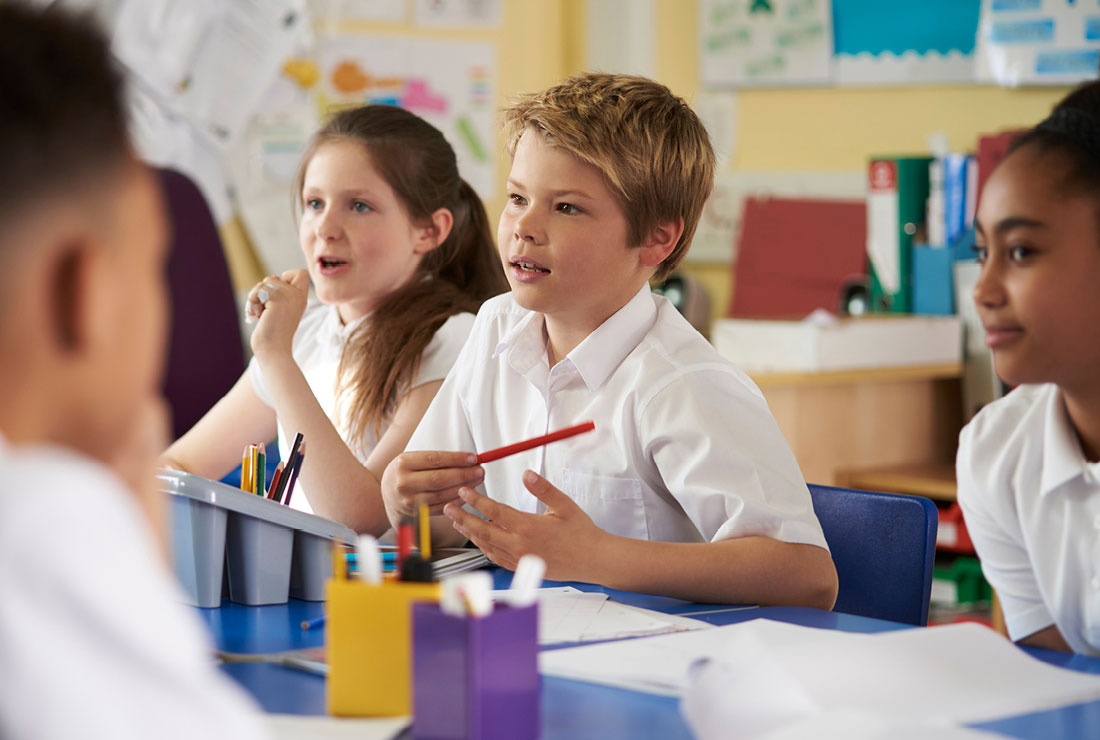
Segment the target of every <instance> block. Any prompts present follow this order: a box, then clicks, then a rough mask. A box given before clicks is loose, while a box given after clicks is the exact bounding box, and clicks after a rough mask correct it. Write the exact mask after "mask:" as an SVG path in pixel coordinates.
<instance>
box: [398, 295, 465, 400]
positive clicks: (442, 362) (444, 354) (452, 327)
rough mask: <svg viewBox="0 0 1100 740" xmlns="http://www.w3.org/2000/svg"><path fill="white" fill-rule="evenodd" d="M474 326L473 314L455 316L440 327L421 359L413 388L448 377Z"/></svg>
mask: <svg viewBox="0 0 1100 740" xmlns="http://www.w3.org/2000/svg"><path fill="white" fill-rule="evenodd" d="M473 325H474V315H473V314H472V313H459V314H455V315H454V316H451V317H450V318H448V319H447V320H446V321H445V322H443V326H441V327H439V331H437V332H436V333H435V336H434V337H432V341H430V342H429V343H428V346H427V347H426V348H425V349H424V353H423V354H422V355H421V357H420V367H419V368H418V370H417V372H416V379H415V380H414V381H413V383H412V387H413V388H415V387H417V386H419V385H424V384H425V383H431V382H432V381H434V380H443V379H444V378H446V377H447V373H449V372H450V371H451V368H452V367H453V366H454V364H455V360H456V359H457V358H458V355H459V353H460V352H461V351H462V347H463V345H464V344H466V339H467V338H468V337H469V336H470V329H471V328H472V327H473Z"/></svg>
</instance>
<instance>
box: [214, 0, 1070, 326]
mask: <svg viewBox="0 0 1100 740" xmlns="http://www.w3.org/2000/svg"><path fill="white" fill-rule="evenodd" d="M594 3H603V4H604V5H603V7H604V10H605V11H606V9H607V8H608V7H610V8H612V10H613V11H614V12H638V13H651V14H652V27H653V29H654V31H653V36H654V48H653V58H652V60H649V61H651V64H649V65H648V66H650V67H651V68H652V69H653V70H654V75H655V76H656V77H657V79H659V80H660V81H661V82H663V83H664V84H666V85H668V86H669V87H670V88H671V89H672V90H673V91H674V92H676V93H677V94H679V95H681V96H683V97H684V98H685V99H687V100H688V101H691V102H693V103H694V102H695V101H697V100H698V98H699V96H700V93H701V92H703V90H702V89H701V87H700V84H699V54H698V49H697V45H698V38H699V31H698V22H699V20H698V12H699V8H698V3H697V2H696V0H627V1H625V2H624V1H621V0H540V1H539V2H531V1H530V0H503V20H502V23H501V25H500V26H499V27H498V28H486V29H430V28H423V27H420V26H416V25H415V24H413V23H411V22H410V23H404V24H379V23H345V24H342V25H341V28H344V29H346V30H353V31H358V32H363V33H369V34H379V35H398V36H409V37H414V38H439V39H447V40H477V41H489V42H491V43H493V44H494V45H495V47H496V49H497V54H498V56H497V69H498V81H497V103H498V105H499V104H503V103H504V102H505V101H507V100H508V99H509V98H511V97H512V96H513V95H515V94H517V93H521V92H530V91H534V90H538V89H540V88H543V87H545V86H547V85H549V84H551V83H553V82H554V81H556V80H559V79H561V78H563V77H565V76H568V75H570V74H575V73H577V72H580V71H583V70H585V69H587V68H589V67H590V66H591V65H590V58H591V56H592V54H593V49H597V50H598V49H599V48H600V47H599V45H600V38H592V37H591V31H590V28H589V18H590V15H589V14H590V11H591V10H592V9H593V4H594ZM625 25H626V23H625V21H624V27H625ZM590 44H591V45H590ZM1064 93H1065V88H1060V87H1059V88H1028V89H1020V90H1011V89H1004V88H998V87H992V86H979V85H950V86H896V87H844V88H774V89H760V90H740V91H737V92H733V91H730V92H723V93H721V94H723V95H729V96H731V97H733V98H734V100H735V105H736V108H735V110H736V118H735V137H734V141H733V142H732V147H731V151H732V156H731V158H730V161H729V162H728V164H727V166H726V169H728V170H730V171H740V172H815V171H829V172H838V171H839V172H844V171H848V172H862V171H863V169H864V167H865V163H866V162H867V160H868V158H869V157H870V156H871V155H872V154H882V153H920V152H925V151H927V137H928V135H929V134H930V133H932V132H936V131H942V132H944V133H946V134H947V137H948V141H949V144H950V145H951V147H953V148H956V149H967V148H969V147H971V146H972V145H973V143H974V141H975V140H976V137H977V136H978V135H979V134H981V133H985V132H990V131H995V130H998V129H1004V128H1018V127H1022V126H1028V125H1031V124H1034V123H1035V122H1037V121H1038V120H1039V119H1040V118H1042V117H1043V116H1044V115H1045V114H1046V112H1047V111H1049V109H1050V108H1051V106H1052V105H1053V104H1054V102H1055V101H1057V100H1058V99H1059V98H1060V97H1061V96H1062V95H1063V94H1064ZM495 152H496V162H495V177H496V182H503V180H504V178H505V176H506V174H507V171H508V167H509V161H508V157H507V155H506V154H505V152H504V142H503V139H502V138H501V137H500V135H499V134H498V136H497V141H496V142H495ZM504 201H505V195H504V192H503V188H501V189H500V190H498V192H497V193H496V195H495V197H494V198H493V199H492V200H491V201H489V202H487V203H486V207H487V209H488V211H489V217H490V220H491V222H492V223H494V224H495V222H496V220H497V218H498V216H499V214H500V211H501V209H502V208H503V206H504ZM222 233H223V238H225V240H226V242H227V253H228V256H229V258H230V262H231V268H232V271H233V273H234V278H235V281H234V282H235V283H236V285H237V287H238V289H247V287H250V286H251V285H252V284H253V283H254V282H255V281H256V280H258V279H259V278H260V277H262V274H263V265H262V264H261V263H260V261H259V260H258V259H256V257H255V253H254V251H253V250H251V248H250V246H249V245H248V237H247V233H246V232H245V231H244V230H243V229H242V228H240V226H239V223H231V224H229V225H227V227H226V228H223V232H222ZM683 271H684V272H685V273H687V274H689V275H691V276H693V277H696V278H697V279H699V280H700V281H701V282H702V284H703V285H704V287H705V288H706V289H707V291H708V293H709V294H710V297H711V311H712V315H713V316H720V315H723V314H724V312H725V310H726V307H727V306H728V305H729V300H730V296H731V286H732V280H731V266H730V265H729V264H728V263H724V262H712V263H706V262H702V263H701V262H691V263H686V264H685V265H684V267H683Z"/></svg>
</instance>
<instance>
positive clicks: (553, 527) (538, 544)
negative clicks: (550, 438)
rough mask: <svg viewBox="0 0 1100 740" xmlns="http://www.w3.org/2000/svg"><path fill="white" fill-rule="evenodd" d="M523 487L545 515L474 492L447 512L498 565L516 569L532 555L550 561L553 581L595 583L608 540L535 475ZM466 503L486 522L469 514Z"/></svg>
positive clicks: (463, 495) (464, 492) (548, 566)
mask: <svg viewBox="0 0 1100 740" xmlns="http://www.w3.org/2000/svg"><path fill="white" fill-rule="evenodd" d="M523 485H524V486H525V487H526V488H527V490H528V491H530V492H531V494H532V495H533V496H535V498H537V499H538V500H539V501H542V502H543V503H544V504H546V511H545V512H544V513H542V514H528V513H526V512H522V511H519V510H518V509H513V508H512V507H511V506H507V505H505V504H502V503H500V502H499V501H494V500H492V499H491V498H489V497H488V496H483V495H481V494H480V493H478V492H477V491H474V490H473V489H471V488H463V489H462V490H461V491H460V492H459V498H461V500H462V501H461V502H458V501H456V502H454V503H451V504H448V505H447V506H446V507H445V508H444V510H443V513H444V514H446V515H447V516H448V517H450V518H451V519H452V520H453V521H454V527H455V529H457V530H458V531H459V532H460V533H462V534H463V535H464V536H466V537H467V538H469V539H470V540H471V541H472V542H473V543H474V544H475V545H477V546H478V547H479V548H481V550H482V552H484V553H485V554H486V555H487V556H488V557H489V559H490V560H492V561H493V562H494V563H496V564H497V565H500V566H503V567H505V568H509V569H511V570H515V568H516V564H517V563H518V562H519V559H520V558H521V557H523V556H524V555H526V554H527V553H531V554H533V555H538V556H539V557H541V558H542V559H543V560H545V561H546V577H547V578H548V579H550V580H554V581H593V578H592V577H591V576H590V575H588V574H589V573H591V572H592V571H593V570H594V569H595V568H596V567H598V562H597V560H598V559H597V557H596V553H597V551H598V550H599V548H600V547H601V544H602V542H603V540H604V539H606V538H608V537H610V535H609V534H608V533H607V532H605V531H604V530H602V529H600V528H599V527H597V526H596V524H595V523H594V522H593V521H592V519H591V518H590V517H589V516H588V514H586V513H585V512H584V510H583V509H581V507H579V506H578V505H577V503H576V502H575V501H573V499H571V498H569V496H567V495H566V494H565V493H563V492H562V491H559V490H558V489H557V488H555V487H554V486H552V485H550V482H549V481H548V480H546V479H545V478H543V477H542V476H540V475H538V474H537V473H535V472H534V471H531V470H528V471H527V472H525V473H524V474H523ZM462 502H465V503H467V504H469V505H470V506H472V507H473V508H474V509H476V510H477V511H478V512H479V513H481V514H482V515H483V516H485V517H486V519H487V520H488V521H484V520H482V519H480V518H479V517H477V516H475V515H473V514H471V513H470V512H468V511H465V510H464V509H463V508H462Z"/></svg>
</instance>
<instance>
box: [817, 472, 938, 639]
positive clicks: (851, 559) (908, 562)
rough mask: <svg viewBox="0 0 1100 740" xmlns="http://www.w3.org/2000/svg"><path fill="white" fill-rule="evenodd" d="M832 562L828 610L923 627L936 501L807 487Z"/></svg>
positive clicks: (898, 495) (888, 494) (929, 592)
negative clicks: (836, 585) (835, 582)
mask: <svg viewBox="0 0 1100 740" xmlns="http://www.w3.org/2000/svg"><path fill="white" fill-rule="evenodd" d="M810 496H811V498H812V499H813V504H814V511H815V512H816V513H817V518H818V520H819V521H820V522H821V528H822V530H823V531H824V532H825V541H826V542H828V543H829V550H830V551H831V552H832V555H833V563H835V564H836V572H837V577H838V578H839V580H840V591H839V593H838V595H837V599H836V606H834V607H833V610H834V611H838V612H843V613H845V614H856V615H859V616H864V617H875V618H877V619H888V620H891V621H893V622H903V623H905V624H913V625H918V626H924V625H926V624H927V623H928V599H929V596H930V595H931V592H932V566H933V563H934V561H935V556H936V528H937V526H938V516H937V513H936V505H935V504H934V503H932V501H930V500H929V499H927V498H924V497H923V496H906V495H902V494H896V493H879V492H877V491H860V490H855V489H851V488H834V487H832V486H818V485H811V486H810Z"/></svg>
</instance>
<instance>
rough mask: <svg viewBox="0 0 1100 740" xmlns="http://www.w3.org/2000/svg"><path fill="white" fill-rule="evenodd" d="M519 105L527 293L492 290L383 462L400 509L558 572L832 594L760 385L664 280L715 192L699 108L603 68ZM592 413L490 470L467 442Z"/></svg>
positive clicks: (691, 593)
mask: <svg viewBox="0 0 1100 740" xmlns="http://www.w3.org/2000/svg"><path fill="white" fill-rule="evenodd" d="M504 121H505V127H506V131H507V134H508V149H509V152H510V153H511V154H512V157H513V161H512V169H511V173H510V175H509V177H508V186H507V187H508V204H507V205H506V206H505V209H504V213H503V214H502V216H501V219H500V227H499V231H498V240H499V244H498V247H499V250H500V255H501V260H502V262H503V264H504V269H505V272H506V273H507V275H508V280H509V282H510V283H511V286H512V293H511V294H508V295H504V296H500V297H498V298H495V299H492V300H490V301H488V302H487V303H486V304H485V305H484V306H483V307H482V309H481V311H480V312H479V314H478V317H477V321H476V322H475V325H474V329H473V331H472V333H471V336H470V340H469V342H468V343H467V344H466V347H465V348H464V349H463V352H462V354H461V355H460V356H459V358H458V361H457V362H456V364H455V367H454V369H453V370H452V371H451V374H450V375H449V376H448V377H447V379H446V381H444V384H443V387H442V388H441V389H440V391H439V395H438V396H437V397H436V399H435V401H434V402H433V403H432V405H431V407H430V408H429V409H428V412H427V414H426V415H425V417H424V419H423V420H422V422H421V424H420V426H419V427H418V428H417V431H416V432H415V433H414V435H413V437H412V440H411V441H410V443H409V446H408V448H407V449H408V451H407V452H406V453H405V454H403V455H401V456H400V457H398V458H397V459H396V460H395V461H394V462H393V463H391V464H390V466H389V467H388V468H387V469H386V473H385V475H384V477H383V497H384V499H385V502H386V506H387V511H388V512H389V515H390V518H391V521H393V522H395V523H396V522H397V521H398V520H399V519H400V518H401V517H403V516H407V515H408V514H409V513H410V511H411V510H412V507H413V505H414V504H415V503H417V502H425V503H428V504H430V505H431V506H432V507H433V510H434V511H440V510H442V511H443V512H444V513H445V514H446V516H447V517H449V519H450V520H453V529H452V530H451V531H450V539H451V540H454V541H459V542H461V541H462V540H464V539H466V538H469V539H470V540H472V541H473V543H474V544H476V545H477V546H479V547H481V548H482V549H483V550H484V551H485V552H486V553H487V554H488V555H489V556H490V557H491V558H492V559H493V560H494V561H495V562H497V563H499V564H501V565H503V566H506V567H514V565H515V563H516V561H517V560H518V558H519V557H520V556H521V555H523V554H524V553H529V552H530V553H535V554H538V555H540V556H542V557H543V558H544V559H545V560H546V561H547V566H548V571H547V573H548V577H550V578H553V579H557V580H577V581H588V582H593V583H599V584H602V585H605V586H610V587H614V588H620V589H626V590H631V591H642V592H649V593H655V594H663V595H668V596H676V597H680V598H685V599H692V600H697V601H716V602H725V603H760V604H801V605H808V606H817V607H821V608H825V609H827V608H830V607H831V606H832V603H833V601H834V599H835V595H836V588H837V584H836V572H835V569H834V568H833V564H832V560H831V558H830V556H829V552H828V550H827V549H826V545H825V540H824V537H823V536H822V533H821V528H820V526H819V524H818V522H817V519H816V517H815V516H814V513H813V508H812V505H811V502H810V497H809V493H808V491H807V489H806V485H805V483H804V482H803V480H802V476H801V473H800V472H799V469H798V465H797V463H796V462H795V460H794V457H793V455H792V454H791V451H790V449H789V448H788V447H787V445H786V443H785V441H784V440H783V437H782V435H781V434H780V432H779V430H778V428H777V427H776V425H775V422H774V420H773V419H772V417H771V415H770V413H769V412H768V408H767V405H766V404H765V403H764V399H763V397H762V396H761V395H760V392H759V391H758V390H757V389H756V387H755V386H754V385H753V383H752V382H751V381H750V380H749V379H748V378H747V377H746V376H745V375H744V374H743V373H741V372H740V371H739V370H737V369H736V368H735V367H733V366H732V365H730V364H729V363H728V362H726V361H725V360H723V359H722V358H721V357H720V356H718V354H717V353H715V352H714V350H713V349H712V348H711V347H710V345H709V344H708V343H707V342H706V340H705V339H704V338H703V337H702V336H701V335H699V334H698V333H697V332H696V331H695V330H694V329H692V328H691V326H690V325H689V324H688V323H687V322H686V321H685V320H684V319H683V318H682V317H681V316H680V315H679V314H678V313H677V312H676V309H675V308H674V307H673V306H672V305H671V304H670V303H669V302H668V301H666V300H665V299H663V298H660V297H656V296H654V295H653V294H652V293H651V292H650V290H649V286H648V282H649V280H650V279H651V278H658V279H659V278H662V277H664V276H666V275H667V274H668V273H669V272H670V271H671V270H672V269H673V268H675V267H676V265H677V264H678V263H679V262H680V260H681V259H682V258H683V256H684V253H685V252H686V251H687V248H688V246H689V244H690V242H691V236H692V234H693V233H694V231H695V226H696V223H697V222H698V220H699V214H700V212H701V210H702V208H703V204H704V202H705V201H706V199H707V197H708V195H709V193H710V190H711V186H712V181H713V174H714V155H713V152H712V150H711V146H710V143H709V139H708V137H707V134H706V131H705V129H704V128H703V126H702V124H701V123H700V121H699V119H698V118H697V117H696V116H695V114H694V113H693V112H692V111H691V110H690V108H689V107H688V106H687V105H686V104H685V103H684V102H683V101H682V100H681V99H679V98H677V97H675V96H674V95H672V93H670V92H669V90H668V89H667V88H665V87H664V86H662V85H659V84H657V83H655V82H652V81H650V80H647V79H644V78H640V77H628V76H622V75H604V74H588V75H583V76H579V77H575V78H572V79H569V80H566V81H565V82H563V83H561V84H559V85H556V86H554V87H552V88H550V89H548V90H546V91H544V92H541V93H538V94H535V95H529V96H526V97H523V98H521V99H520V100H519V101H518V102H516V103H514V104H513V105H511V106H510V107H508V108H507V109H506V110H505V113H504ZM587 419H592V420H594V421H595V423H596V430H595V432H592V433H589V434H585V435H582V436H579V437H574V438H573V439H570V440H568V441H564V442H558V443H556V444H553V445H549V446H546V447H541V448H538V449H535V450H531V451H529V452H527V453H523V454H520V455H515V456H512V457H509V458H505V459H502V460H499V461H496V462H493V463H487V464H486V465H485V467H484V468H481V467H479V466H477V465H476V460H475V458H474V455H473V454H471V453H472V452H474V451H483V450H488V449H490V448H494V447H497V446H499V445H503V444H507V443H510V442H516V441H519V440H522V439H525V438H528V437H532V436H535V435H537V434H541V433H545V432H546V431H550V430H554V429H557V428H560V427H564V426H568V425H570V424H575V423H578V422H581V421H585V420H587ZM440 450H466V451H468V452H442V451H440ZM482 483H484V489H485V491H486V494H487V495H483V494H480V493H478V492H476V491H475V490H474V489H473V487H474V486H477V485H479V484H482ZM463 504H465V506H463ZM475 512H476V513H475ZM479 514H480V516H479ZM438 523H439V524H446V523H449V522H448V521H447V519H443V518H440V519H439V520H438ZM441 529H443V528H441ZM456 535H457V536H456Z"/></svg>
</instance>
